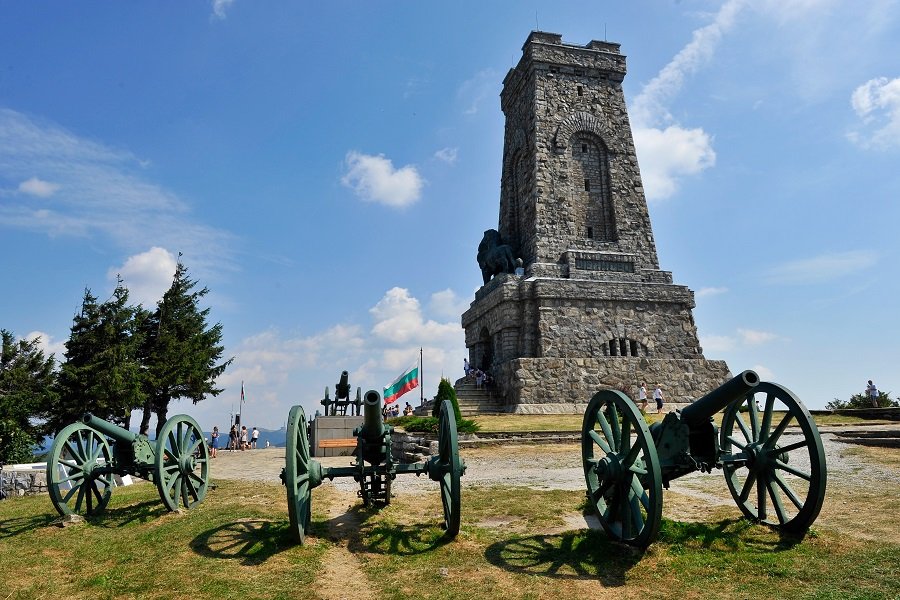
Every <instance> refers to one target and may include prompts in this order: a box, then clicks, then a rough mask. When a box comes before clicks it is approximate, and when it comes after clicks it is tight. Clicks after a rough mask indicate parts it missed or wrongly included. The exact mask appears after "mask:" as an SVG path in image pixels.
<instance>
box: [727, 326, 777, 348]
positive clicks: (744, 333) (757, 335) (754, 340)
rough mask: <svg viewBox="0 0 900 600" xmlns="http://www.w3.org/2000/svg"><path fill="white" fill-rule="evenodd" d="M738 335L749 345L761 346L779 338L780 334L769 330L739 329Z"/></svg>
mask: <svg viewBox="0 0 900 600" xmlns="http://www.w3.org/2000/svg"><path fill="white" fill-rule="evenodd" d="M737 332H738V335H739V336H740V337H741V341H742V342H743V343H744V344H746V345H748V346H759V345H760V344H765V343H767V342H771V341H773V340H777V339H779V336H778V335H776V334H774V333H771V332H768V331H757V330H755V329H738V330H737Z"/></svg>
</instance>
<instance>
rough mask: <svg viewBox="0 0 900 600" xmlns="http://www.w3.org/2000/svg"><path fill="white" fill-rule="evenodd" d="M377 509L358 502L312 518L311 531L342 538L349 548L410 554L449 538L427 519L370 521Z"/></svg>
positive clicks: (418, 552)
mask: <svg viewBox="0 0 900 600" xmlns="http://www.w3.org/2000/svg"><path fill="white" fill-rule="evenodd" d="M377 512H378V509H374V508H366V507H365V506H362V505H357V506H353V507H351V508H349V510H347V512H346V513H344V514H341V515H337V516H336V517H334V518H332V519H329V520H327V521H317V520H315V519H314V520H313V523H312V527H311V529H310V533H311V534H312V535H315V536H318V537H327V538H329V539H330V540H331V541H333V542H339V541H344V542H346V543H347V549H348V550H350V551H351V552H370V553H375V554H384V555H396V556H412V555H415V554H423V553H425V552H430V551H432V550H434V549H436V548H439V547H441V546H443V545H444V544H446V543H447V542H449V541H452V540H450V539H448V538H446V537H445V536H444V532H443V531H441V530H440V529H437V528H435V527H434V526H433V524H430V523H403V524H396V523H381V522H374V523H373V522H372V521H370V518H371V517H374V516H375V515H376V514H377Z"/></svg>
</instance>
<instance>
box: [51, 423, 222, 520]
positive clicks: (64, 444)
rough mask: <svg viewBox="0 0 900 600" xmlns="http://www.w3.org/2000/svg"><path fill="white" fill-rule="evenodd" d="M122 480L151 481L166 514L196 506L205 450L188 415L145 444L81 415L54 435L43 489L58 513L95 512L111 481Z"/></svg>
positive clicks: (205, 482)
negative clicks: (116, 478) (45, 488)
mask: <svg viewBox="0 0 900 600" xmlns="http://www.w3.org/2000/svg"><path fill="white" fill-rule="evenodd" d="M110 440H111V441H112V443H110ZM126 475H132V476H135V477H140V478H141V479H147V480H149V481H153V482H154V483H155V484H156V488H157V491H158V492H159V496H160V499H162V501H163V504H165V506H166V508H168V509H169V510H173V511H174V510H178V509H179V507H181V506H184V507H185V508H191V507H193V506H194V505H195V504H197V503H199V502H202V501H203V499H204V498H205V497H206V491H207V489H208V487H209V449H208V447H207V445H206V439H205V438H204V436H203V431H202V430H201V429H200V426H199V425H198V424H197V422H196V421H195V420H194V419H193V418H191V417H189V416H188V415H175V416H173V417H171V418H170V419H168V420H167V421H166V422H165V424H164V425H163V427H162V429H161V430H160V432H159V436H158V437H157V439H156V441H155V442H151V441H150V440H149V439H148V438H147V436H145V435H141V434H137V433H134V432H131V431H128V430H127V429H125V428H123V427H119V426H118V425H115V424H114V423H110V422H109V421H105V420H103V419H100V418H98V417H96V416H94V415H92V414H91V413H85V414H84V416H83V417H82V418H81V421H79V422H77V423H72V424H71V425H68V426H66V427H64V428H63V429H62V430H61V431H60V432H59V433H58V434H57V435H56V438H55V439H54V441H53V446H52V447H51V449H50V455H49V458H48V460H47V487H48V490H49V492H50V500H51V502H52V503H53V506H54V507H55V508H56V510H57V512H59V514H61V515H69V514H77V515H80V516H91V515H94V514H97V513H99V512H100V511H102V510H103V509H104V508H106V505H107V504H108V503H109V499H110V496H111V495H112V489H113V487H115V477H116V476H119V477H123V476H126Z"/></svg>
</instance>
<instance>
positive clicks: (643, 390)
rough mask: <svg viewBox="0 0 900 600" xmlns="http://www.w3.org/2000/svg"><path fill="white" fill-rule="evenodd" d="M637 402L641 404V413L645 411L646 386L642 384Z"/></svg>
mask: <svg viewBox="0 0 900 600" xmlns="http://www.w3.org/2000/svg"><path fill="white" fill-rule="evenodd" d="M638 402H640V403H641V412H646V411H647V386H646V385H645V384H644V382H643V381H642V382H641V387H640V389H639V390H638Z"/></svg>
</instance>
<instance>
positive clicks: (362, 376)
mask: <svg viewBox="0 0 900 600" xmlns="http://www.w3.org/2000/svg"><path fill="white" fill-rule="evenodd" d="M448 291H449V290H444V291H442V292H437V293H435V294H433V295H432V296H431V298H432V302H431V304H432V305H434V304H435V302H434V298H435V297H438V298H439V299H441V300H439V301H438V303H437V304H441V301H446V300H447V299H448V298H451V294H452V292H451V294H448V293H447V292H448ZM369 315H370V317H371V327H370V328H369V329H368V331H366V329H365V328H364V327H363V326H361V325H359V324H355V323H342V324H337V325H333V326H330V327H325V328H323V329H322V330H321V331H319V332H314V333H312V334H310V335H304V336H291V335H285V334H284V333H282V332H280V331H278V330H276V329H268V330H265V331H262V332H260V333H257V334H255V335H252V336H249V337H247V338H245V339H243V340H242V341H241V342H240V343H238V344H237V345H236V346H235V347H233V348H228V350H227V352H226V356H232V355H233V356H234V357H235V361H234V363H233V365H232V366H231V367H230V368H229V369H228V370H227V371H226V372H225V373H224V374H223V376H222V377H220V378H219V380H218V381H217V383H218V384H219V385H221V386H223V387H225V388H226V393H225V394H223V398H222V399H221V400H216V401H213V402H219V403H220V407H224V408H225V409H226V412H227V408H228V403H234V406H233V407H232V409H233V410H237V404H236V402H237V400H236V399H237V398H238V397H239V395H240V386H241V382H242V381H243V382H244V385H245V388H246V390H247V394H248V397H251V398H252V401H251V402H248V404H247V405H245V409H244V411H245V413H247V414H250V412H251V411H255V412H254V414H257V415H259V414H261V413H262V414H263V416H262V417H251V418H253V419H258V418H260V419H261V420H260V421H259V422H263V421H264V422H267V423H272V424H275V423H281V422H282V419H284V418H285V417H286V416H287V414H288V410H289V409H290V407H291V406H292V405H294V404H303V405H304V409H305V410H306V411H307V414H312V412H314V411H315V410H321V408H322V407H321V406H320V405H319V399H321V398H322V395H323V393H324V388H325V387H326V386H328V387H329V388H330V390H331V392H332V393H333V392H334V384H335V382H336V381H337V379H338V377H339V376H340V372H341V371H342V370H344V369H346V370H348V371H349V372H350V383H351V385H352V386H353V387H354V388H356V387H361V388H362V391H363V392H365V391H366V390H369V389H376V390H378V391H379V392H381V388H382V387H383V386H385V385H387V384H388V383H390V382H391V381H392V380H393V379H394V378H396V377H397V376H398V375H399V374H400V372H401V371H402V370H403V369H405V368H407V367H409V366H410V365H412V364H413V363H415V362H416V360H417V358H418V356H419V350H420V348H421V349H422V354H423V356H424V366H423V377H424V380H425V394H426V396H429V397H430V396H433V395H434V393H435V391H436V390H437V384H438V378H439V376H441V375H445V376H448V377H449V378H451V379H456V377H457V376H461V375H462V359H463V356H465V338H464V335H463V330H462V328H461V326H460V325H459V319H458V317H457V318H454V319H452V320H450V321H447V322H443V321H435V320H433V319H430V318H428V317H426V315H425V314H424V313H423V311H422V305H421V303H420V302H419V300H418V299H416V298H415V297H413V296H411V295H410V293H409V291H408V290H405V289H403V288H396V287H395V288H392V289H390V290H388V291H387V292H385V294H384V296H383V297H382V298H381V299H380V300H379V301H378V302H377V303H376V304H375V305H374V306H373V307H372V308H371V309H370V310H369ZM353 393H354V394H355V390H354V392H353ZM418 395H419V394H418V391H416V393H415V394H410V400H409V401H410V402H412V399H411V398H412V397H413V396H418ZM225 397H227V399H226V398H225ZM404 401H406V397H405V398H404ZM203 405H207V403H206V402H204V403H202V405H198V407H202V406H203ZM208 406H210V407H212V406H213V404H209V405H208ZM203 410H212V408H210V409H207V408H203ZM221 410H222V408H220V409H219V413H221ZM282 413H283V414H282ZM217 418H218V417H217Z"/></svg>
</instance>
